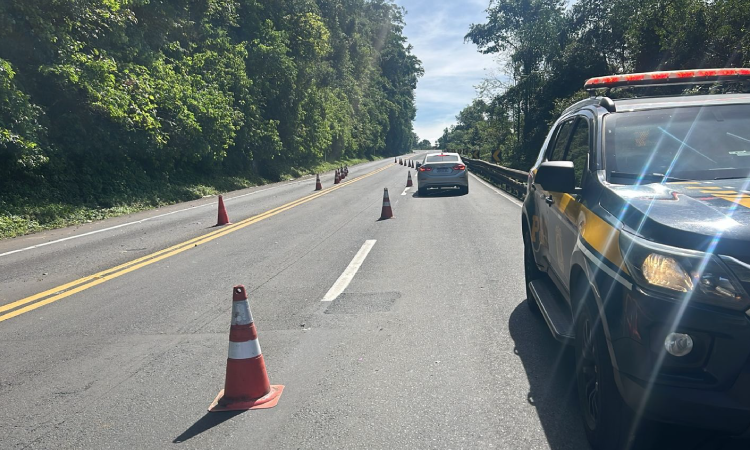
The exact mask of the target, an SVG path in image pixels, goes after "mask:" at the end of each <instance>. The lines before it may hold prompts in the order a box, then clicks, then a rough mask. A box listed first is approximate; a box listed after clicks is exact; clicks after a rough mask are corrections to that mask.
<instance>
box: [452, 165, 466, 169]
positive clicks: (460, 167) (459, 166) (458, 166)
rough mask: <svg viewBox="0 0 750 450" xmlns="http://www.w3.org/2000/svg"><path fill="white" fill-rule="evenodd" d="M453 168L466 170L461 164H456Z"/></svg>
mask: <svg viewBox="0 0 750 450" xmlns="http://www.w3.org/2000/svg"><path fill="white" fill-rule="evenodd" d="M453 170H466V166H464V165H463V164H456V165H455V166H453Z"/></svg>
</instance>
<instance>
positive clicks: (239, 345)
mask: <svg viewBox="0 0 750 450" xmlns="http://www.w3.org/2000/svg"><path fill="white" fill-rule="evenodd" d="M283 390H284V386H278V385H276V386H272V385H271V382H270V381H269V379H268V373H266V363H265V361H263V354H262V353H261V352H260V344H259V343H258V332H257V330H256V329H255V324H254V323H253V315H252V313H251V312H250V304H249V303H248V301H247V292H246V291H245V286H242V285H239V286H235V287H234V294H233V295H232V325H231V327H230V328H229V358H227V375H226V379H225V381H224V389H222V390H221V391H220V392H219V395H217V396H216V399H215V400H214V401H213V403H211V406H209V407H208V410H209V411H210V412H217V411H244V410H247V409H265V408H273V407H274V406H276V404H277V403H278V402H279V398H280V397H281V392H282V391H283Z"/></svg>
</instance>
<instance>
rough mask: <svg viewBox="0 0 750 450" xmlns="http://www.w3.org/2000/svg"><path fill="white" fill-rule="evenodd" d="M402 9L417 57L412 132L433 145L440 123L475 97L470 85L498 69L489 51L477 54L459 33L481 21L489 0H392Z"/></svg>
mask: <svg viewBox="0 0 750 450" xmlns="http://www.w3.org/2000/svg"><path fill="white" fill-rule="evenodd" d="M395 3H396V4H398V5H400V6H403V7H404V8H406V11H407V14H406V17H405V19H406V27H405V28H404V34H405V35H406V37H407V38H408V40H409V43H410V44H411V45H413V46H414V49H413V53H414V54H415V55H416V56H417V57H418V58H419V59H420V60H421V61H422V67H424V71H425V74H424V76H423V77H422V78H420V80H419V84H418V85H417V92H416V99H417V118H416V120H415V122H414V131H415V132H416V133H417V135H418V136H419V138H420V139H429V140H430V141H431V142H432V143H433V144H434V143H435V140H437V138H438V137H440V136H441V135H442V134H443V128H445V127H448V126H450V125H452V124H454V123H455V122H456V115H457V114H458V113H459V111H461V110H462V109H463V108H464V107H465V106H466V105H468V104H469V103H471V101H472V100H473V99H474V98H476V96H477V92H476V89H475V87H476V86H477V85H479V83H481V82H482V80H483V79H484V78H486V77H487V76H490V75H492V74H493V72H494V73H497V72H498V69H499V64H498V63H497V62H496V61H495V59H496V58H495V57H494V56H493V55H483V54H481V53H479V52H478V51H477V47H476V46H475V45H474V44H472V43H464V35H466V33H467V32H468V31H469V25H470V24H472V23H484V22H486V18H487V15H486V13H485V10H486V9H487V6H489V3H490V2H489V0H459V1H456V0H432V1H431V0H395Z"/></svg>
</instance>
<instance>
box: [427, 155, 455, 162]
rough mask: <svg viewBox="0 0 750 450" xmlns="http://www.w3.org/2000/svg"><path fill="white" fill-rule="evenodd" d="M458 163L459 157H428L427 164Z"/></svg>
mask: <svg viewBox="0 0 750 450" xmlns="http://www.w3.org/2000/svg"><path fill="white" fill-rule="evenodd" d="M456 161H458V155H431V156H428V157H427V160H426V161H425V162H428V163H431V162H456Z"/></svg>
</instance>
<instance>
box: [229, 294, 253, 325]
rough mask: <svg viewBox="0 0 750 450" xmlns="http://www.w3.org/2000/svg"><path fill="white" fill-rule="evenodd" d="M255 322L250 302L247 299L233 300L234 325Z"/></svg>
mask: <svg viewBox="0 0 750 450" xmlns="http://www.w3.org/2000/svg"><path fill="white" fill-rule="evenodd" d="M251 323H253V313H251V312H250V304H249V303H248V302H247V300H242V301H239V302H233V304H232V325H248V324H251Z"/></svg>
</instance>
